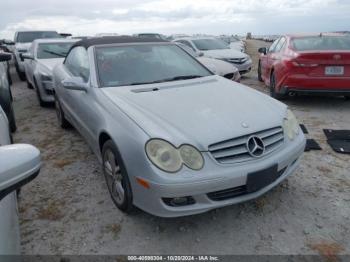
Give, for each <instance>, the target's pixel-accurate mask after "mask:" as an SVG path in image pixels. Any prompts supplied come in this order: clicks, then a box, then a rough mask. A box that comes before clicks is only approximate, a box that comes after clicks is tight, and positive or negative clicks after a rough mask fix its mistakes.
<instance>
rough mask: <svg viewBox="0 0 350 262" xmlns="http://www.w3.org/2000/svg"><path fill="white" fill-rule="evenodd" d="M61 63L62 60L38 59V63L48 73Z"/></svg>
mask: <svg viewBox="0 0 350 262" xmlns="http://www.w3.org/2000/svg"><path fill="white" fill-rule="evenodd" d="M63 61H64V58H50V59H38V62H39V63H40V64H41V65H42V66H44V67H46V69H48V70H50V71H52V70H53V69H54V67H55V66H56V65H58V64H60V63H63Z"/></svg>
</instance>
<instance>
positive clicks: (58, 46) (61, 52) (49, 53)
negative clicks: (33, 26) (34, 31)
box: [37, 43, 73, 59]
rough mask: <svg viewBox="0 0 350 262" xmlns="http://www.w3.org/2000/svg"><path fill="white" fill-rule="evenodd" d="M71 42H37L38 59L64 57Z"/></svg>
mask: <svg viewBox="0 0 350 262" xmlns="http://www.w3.org/2000/svg"><path fill="white" fill-rule="evenodd" d="M72 45H73V43H45V44H39V45H38V48H37V58H38V59H50V58H62V57H66V55H67V53H68V51H69V49H70V48H71V46H72Z"/></svg>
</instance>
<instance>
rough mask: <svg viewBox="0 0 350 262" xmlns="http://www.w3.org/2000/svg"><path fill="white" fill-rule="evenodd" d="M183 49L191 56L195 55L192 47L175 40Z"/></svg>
mask: <svg viewBox="0 0 350 262" xmlns="http://www.w3.org/2000/svg"><path fill="white" fill-rule="evenodd" d="M176 43H177V44H178V45H179V46H180V47H181V48H182V49H183V50H185V51H186V52H187V53H189V54H190V55H191V56H194V57H197V56H198V55H197V53H196V52H195V51H194V50H193V48H190V47H189V46H187V45H185V44H183V43H182V42H180V41H178V42H176Z"/></svg>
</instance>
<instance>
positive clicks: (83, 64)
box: [61, 46, 98, 143]
mask: <svg viewBox="0 0 350 262" xmlns="http://www.w3.org/2000/svg"><path fill="white" fill-rule="evenodd" d="M64 67H65V68H66V70H67V71H68V72H69V74H70V75H71V76H76V77H81V78H82V79H83V81H84V82H85V83H86V84H87V86H88V90H87V91H80V90H68V89H65V88H63V89H62V93H63V101H62V102H61V103H63V106H64V107H65V108H66V109H67V111H68V112H69V115H70V118H71V119H72V121H73V122H74V123H73V125H74V126H75V127H76V128H77V129H78V130H79V132H80V133H81V135H82V136H84V137H85V139H86V140H87V141H88V142H89V143H90V142H92V141H94V140H96V130H97V126H96V123H97V121H98V115H97V110H94V106H95V105H96V103H95V101H94V92H93V91H94V90H93V88H92V87H91V86H90V63H89V58H88V53H87V50H86V49H85V48H84V47H82V46H77V47H75V48H74V49H72V50H71V51H70V52H69V54H68V56H67V59H66V61H65V63H64Z"/></svg>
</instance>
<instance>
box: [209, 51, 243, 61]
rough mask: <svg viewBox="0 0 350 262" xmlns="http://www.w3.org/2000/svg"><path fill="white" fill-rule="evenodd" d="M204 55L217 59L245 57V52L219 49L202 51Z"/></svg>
mask: <svg viewBox="0 0 350 262" xmlns="http://www.w3.org/2000/svg"><path fill="white" fill-rule="evenodd" d="M203 54H204V56H206V57H211V58H217V59H224V58H225V59H231V58H245V57H247V55H246V54H244V53H242V52H240V51H237V50H235V49H219V50H208V51H203Z"/></svg>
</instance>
